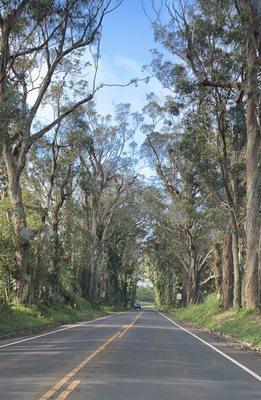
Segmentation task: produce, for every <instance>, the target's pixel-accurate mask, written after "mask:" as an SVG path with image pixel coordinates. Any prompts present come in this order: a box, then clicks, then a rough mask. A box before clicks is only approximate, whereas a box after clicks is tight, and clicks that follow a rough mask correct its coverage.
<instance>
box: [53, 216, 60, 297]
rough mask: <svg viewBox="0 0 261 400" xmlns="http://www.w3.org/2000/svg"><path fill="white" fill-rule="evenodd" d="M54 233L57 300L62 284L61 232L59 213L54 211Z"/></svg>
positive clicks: (54, 279) (55, 293) (54, 273)
mask: <svg viewBox="0 0 261 400" xmlns="http://www.w3.org/2000/svg"><path fill="white" fill-rule="evenodd" d="M52 234H53V256H52V263H53V290H54V293H53V295H54V299H55V300H56V301H57V300H58V299H59V295H60V292H61V290H60V289H61V285H60V275H61V272H60V269H61V268H60V267H61V249H60V240H59V232H58V215H56V212H55V211H54V215H53V216H52Z"/></svg>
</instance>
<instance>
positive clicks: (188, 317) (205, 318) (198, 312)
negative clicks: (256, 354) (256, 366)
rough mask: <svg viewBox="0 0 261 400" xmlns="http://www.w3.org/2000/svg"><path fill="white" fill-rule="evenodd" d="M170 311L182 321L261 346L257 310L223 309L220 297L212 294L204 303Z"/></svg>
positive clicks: (260, 322)
mask: <svg viewBox="0 0 261 400" xmlns="http://www.w3.org/2000/svg"><path fill="white" fill-rule="evenodd" d="M169 312H170V313H171V314H172V315H173V316H174V317H176V318H177V319H178V320H180V321H185V322H189V323H191V324H193V325H196V326H197V327H199V328H204V329H207V330H210V331H215V332H219V333H222V334H224V335H226V336H229V337H231V338H233V339H237V340H239V341H241V342H244V343H247V344H249V345H251V346H254V347H257V348H261V314H260V313H259V312H258V311H257V310H253V309H245V308H242V309H240V310H238V311H234V310H232V309H231V310H228V311H223V310H221V309H220V307H219V300H218V297H217V296H216V295H215V294H211V295H209V296H207V297H206V299H205V301H204V302H203V303H200V304H197V305H194V306H189V307H184V308H178V309H171V310H169Z"/></svg>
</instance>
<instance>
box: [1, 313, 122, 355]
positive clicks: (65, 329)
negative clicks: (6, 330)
mask: <svg viewBox="0 0 261 400" xmlns="http://www.w3.org/2000/svg"><path fill="white" fill-rule="evenodd" d="M126 312H127V311H121V312H115V313H113V314H110V315H105V316H104V317H99V318H95V319H91V320H90V321H86V322H82V323H74V324H71V325H69V326H66V328H61V329H56V330H55V331H51V332H46V333H42V334H41V335H36V336H32V337H29V338H26V339H21V340H17V341H15V342H11V343H6V344H3V345H1V346H0V349H3V348H4V347H9V346H13V345H15V344H19V343H23V342H28V341H29V340H34V339H37V338H41V337H43V336H48V335H53V334H54V333H57V332H62V331H67V330H68V329H73V328H77V327H78V326H82V325H87V324H91V323H92V322H95V321H100V320H101V319H106V318H110V317H113V316H115V315H119V314H124V313H126ZM43 328H44V327H43ZM46 328H47V327H46Z"/></svg>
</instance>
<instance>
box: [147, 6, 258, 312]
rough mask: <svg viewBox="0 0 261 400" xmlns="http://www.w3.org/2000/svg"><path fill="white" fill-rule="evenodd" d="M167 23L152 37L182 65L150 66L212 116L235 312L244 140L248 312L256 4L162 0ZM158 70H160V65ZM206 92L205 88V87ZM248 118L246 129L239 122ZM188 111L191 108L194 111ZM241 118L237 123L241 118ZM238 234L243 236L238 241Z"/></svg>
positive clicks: (253, 248) (253, 251)
mask: <svg viewBox="0 0 261 400" xmlns="http://www.w3.org/2000/svg"><path fill="white" fill-rule="evenodd" d="M165 6H166V10H167V14H168V16H169V20H168V22H167V23H164V22H162V21H161V19H160V16H159V15H158V16H157V17H158V18H157V20H156V22H155V24H154V28H155V35H156V39H157V40H159V41H161V43H162V44H163V45H164V46H165V47H166V48H167V49H168V51H169V52H170V54H172V55H173V56H174V57H175V59H176V57H177V56H178V57H179V59H180V60H181V62H180V63H179V64H176V63H175V61H173V62H165V63H164V62H163V63H162V57H161V56H159V55H157V54H156V56H157V57H156V58H155V61H154V65H155V66H156V67H158V68H157V70H158V76H159V78H161V80H162V82H163V84H164V85H165V86H168V87H170V89H171V90H174V91H175V88H174V86H175V81H176V86H177V85H179V86H180V87H181V86H183V91H187V92H190V93H191V92H192V91H193V89H194V90H195V87H197V88H198V95H197V96H198V99H199V102H200V103H204V101H205V100H206V99H207V102H206V103H207V108H208V107H209V110H208V111H209V116H210V118H212V120H213V123H212V124H214V127H215V130H216V131H217V133H218V136H219V141H218V142H217V143H216V147H217V150H218V151H219V154H220V156H221V157H222V159H221V162H220V172H221V176H222V180H223V183H224V189H225V193H226V200H227V203H228V205H229V207H230V209H231V224H232V227H233V231H232V238H233V247H232V249H233V263H234V275H235V285H234V305H235V306H240V260H239V256H240V249H239V247H240V246H239V230H240V228H239V224H240V223H242V218H241V216H240V215H239V214H240V210H239V205H238V202H237V199H236V191H237V187H238V184H239V185H240V180H241V182H242V176H240V174H239V175H238V174H237V171H236V168H234V169H233V166H232V165H231V160H232V159H233V158H234V160H233V163H234V164H240V163H242V159H243V157H244V152H245V144H244V138H245V137H246V142H247V143H246V171H247V172H246V178H247V179H246V180H247V196H246V199H247V201H246V202H247V205H246V219H245V227H246V249H247V255H246V261H245V285H244V286H245V291H244V292H245V293H244V296H243V298H244V303H245V304H246V305H247V306H248V307H254V306H257V305H258V304H259V302H260V298H259V293H260V292H261V291H260V287H259V283H258V282H259V279H258V268H259V267H258V264H259V260H258V246H259V245H258V242H259V239H257V238H258V237H259V234H260V220H259V218H258V209H259V204H260V189H259V183H258V180H259V177H260V164H259V161H258V159H259V155H260V125H259V122H258V117H257V115H258V107H259V102H260V90H259V88H258V79H257V74H258V72H257V71H258V63H259V61H258V54H260V26H261V24H260V18H261V9H260V5H259V2H256V1H251V0H246V1H242V2H241V1H233V0H231V1H220V2H216V1H196V2H194V3H193V4H192V5H186V4H185V3H183V2H179V4H177V3H175V2H168V1H166V2H165ZM160 66H161V67H162V68H161V69H160V68H159V67H160ZM203 88H205V89H203ZM245 109H247V113H246V123H245V122H244V118H245ZM233 110H234V111H235V112H236V113H237V117H238V116H241V121H242V123H243V126H244V125H245V126H246V130H245V131H244V129H242V127H243V126H241V129H240V130H239V131H238V132H237V133H236V134H237V135H238V143H237V145H238V144H240V146H241V147H240V148H238V149H235V147H234V154H231V155H230V157H229V154H228V149H227V145H228V142H229V141H230V142H231V141H233V139H234V137H233V135H234V133H233V130H231V129H229V119H230V116H229V114H231V112H232V111H233ZM192 112H193V110H192ZM242 116H243V119H242ZM243 236H244V235H243Z"/></svg>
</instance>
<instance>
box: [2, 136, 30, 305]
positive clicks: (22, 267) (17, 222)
mask: <svg viewBox="0 0 261 400" xmlns="http://www.w3.org/2000/svg"><path fill="white" fill-rule="evenodd" d="M3 157H4V162H5V166H6V171H7V179H8V195H9V198H10V203H11V206H12V209H11V212H10V216H11V223H12V229H13V233H14V241H15V260H16V268H17V271H16V277H15V278H16V280H17V287H18V293H17V296H18V299H19V301H20V302H21V303H24V304H27V303H29V302H30V282H31V277H30V275H31V274H30V239H31V236H32V232H31V231H30V230H29V229H28V227H27V223H26V216H25V211H24V206H23V202H22V193H21V187H20V175H19V173H18V172H17V169H16V166H15V164H14V161H13V160H12V154H11V151H10V146H8V143H4V145H3Z"/></svg>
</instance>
